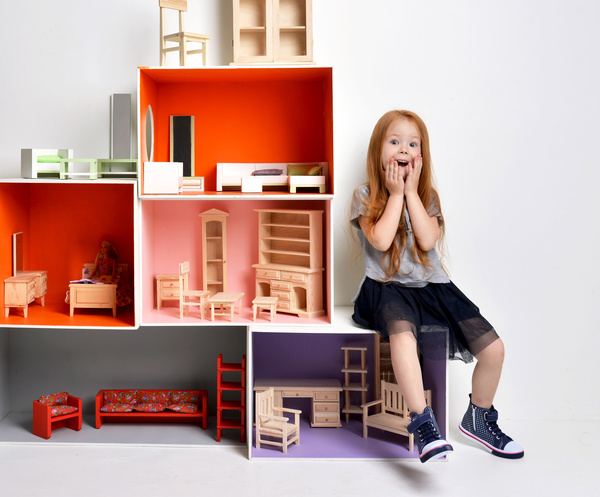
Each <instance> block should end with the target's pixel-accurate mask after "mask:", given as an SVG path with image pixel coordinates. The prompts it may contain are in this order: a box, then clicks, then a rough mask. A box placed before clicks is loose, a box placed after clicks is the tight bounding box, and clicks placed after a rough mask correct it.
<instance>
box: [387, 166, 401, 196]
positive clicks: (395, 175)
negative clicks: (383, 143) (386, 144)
mask: <svg viewBox="0 0 600 497" xmlns="http://www.w3.org/2000/svg"><path fill="white" fill-rule="evenodd" d="M401 169H402V168H401V167H400V166H399V165H398V163H397V162H396V161H395V160H394V159H392V158H390V159H389V160H388V162H387V164H385V167H384V168H383V172H384V177H385V187H386V188H387V190H388V192H389V194H390V196H392V195H400V196H404V180H403V179H402V170H401Z"/></svg>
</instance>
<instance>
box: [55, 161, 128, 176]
mask: <svg viewBox="0 0 600 497" xmlns="http://www.w3.org/2000/svg"><path fill="white" fill-rule="evenodd" d="M69 162H87V163H89V165H90V166H89V171H82V172H74V171H69ZM120 163H122V164H131V166H132V169H131V170H129V171H113V170H112V166H111V165H112V164H120ZM105 165H108V169H107V170H106V171H105V170H104V166H105ZM137 165H138V161H137V159H74V158H73V157H63V158H61V159H60V179H67V178H68V177H69V176H88V177H89V178H90V179H98V178H101V177H103V176H110V175H113V176H115V175H118V176H137Z"/></svg>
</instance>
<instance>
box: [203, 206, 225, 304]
mask: <svg viewBox="0 0 600 497" xmlns="http://www.w3.org/2000/svg"><path fill="white" fill-rule="evenodd" d="M228 215H229V214H228V213H227V212H223V211H220V210H218V209H211V210H208V211H206V212H203V213H201V214H200V217H201V218H202V289H203V290H204V291H207V292H209V293H210V294H211V296H212V295H215V294H216V293H219V292H226V291H227V216H228Z"/></svg>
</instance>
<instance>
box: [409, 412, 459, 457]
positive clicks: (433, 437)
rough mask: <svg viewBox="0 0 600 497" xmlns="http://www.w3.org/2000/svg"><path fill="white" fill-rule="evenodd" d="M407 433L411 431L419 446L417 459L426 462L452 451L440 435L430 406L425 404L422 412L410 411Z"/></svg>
mask: <svg viewBox="0 0 600 497" xmlns="http://www.w3.org/2000/svg"><path fill="white" fill-rule="evenodd" d="M408 433H412V434H413V435H414V437H415V441H416V442H417V446H418V447H419V459H420V460H421V462H427V461H429V459H435V458H438V457H442V456H444V455H446V454H447V453H448V452H452V451H453V450H454V449H453V448H452V445H450V444H449V443H448V442H446V440H444V439H443V438H442V437H441V435H440V429H439V427H438V424H437V422H436V420H435V416H434V415H433V410H432V409H431V407H429V406H427V407H426V408H425V412H423V414H416V413H414V412H411V413H410V424H409V425H408Z"/></svg>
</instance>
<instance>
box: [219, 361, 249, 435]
mask: <svg viewBox="0 0 600 497" xmlns="http://www.w3.org/2000/svg"><path fill="white" fill-rule="evenodd" d="M230 376H236V378H231V377H230ZM230 395H233V396H237V398H230V397H229V396H230ZM227 411H229V413H227ZM224 412H225V414H226V415H225V417H224V416H223V414H224ZM233 413H235V414H237V416H236V417H228V416H227V414H233ZM223 430H238V431H239V432H240V440H241V441H242V443H243V442H244V441H245V440H246V356H245V355H244V356H243V357H242V362H241V363H239V364H236V363H227V362H223V354H219V357H218V359H217V442H220V441H221V433H222V432H223Z"/></svg>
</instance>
